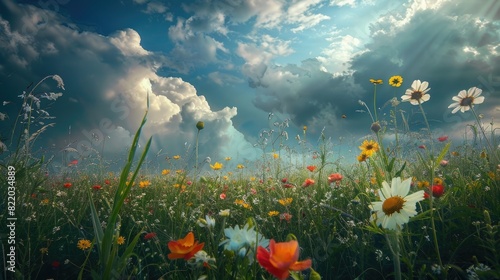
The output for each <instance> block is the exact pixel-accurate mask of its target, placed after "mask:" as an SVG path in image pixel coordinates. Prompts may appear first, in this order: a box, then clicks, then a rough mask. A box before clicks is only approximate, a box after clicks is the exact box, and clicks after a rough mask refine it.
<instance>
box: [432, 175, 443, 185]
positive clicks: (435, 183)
mask: <svg viewBox="0 0 500 280" xmlns="http://www.w3.org/2000/svg"><path fill="white" fill-rule="evenodd" d="M432 182H433V184H434V185H442V184H443V179H441V178H438V177H436V178H434V180H433V181H432Z"/></svg>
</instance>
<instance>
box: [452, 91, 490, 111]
mask: <svg viewBox="0 0 500 280" xmlns="http://www.w3.org/2000/svg"><path fill="white" fill-rule="evenodd" d="M482 92H483V91H482V90H481V89H479V88H477V87H471V88H470V89H469V90H468V91H467V92H466V91H465V90H461V91H460V92H459V93H458V95H457V96H453V98H452V99H453V101H456V102H454V103H452V104H451V105H450V106H448V108H453V107H455V109H453V111H451V112H452V113H453V114H455V113H456V112H458V110H460V111H461V112H462V113H463V112H465V111H469V110H470V108H471V107H474V104H481V103H483V102H484V96H479V95H481V93H482Z"/></svg>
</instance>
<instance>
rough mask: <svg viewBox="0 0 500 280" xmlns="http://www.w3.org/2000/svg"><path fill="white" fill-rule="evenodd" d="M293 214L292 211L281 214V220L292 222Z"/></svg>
mask: <svg viewBox="0 0 500 280" xmlns="http://www.w3.org/2000/svg"><path fill="white" fill-rule="evenodd" d="M292 217H293V216H292V215H291V214H290V213H283V214H280V220H285V221H287V222H290V220H291V219H292Z"/></svg>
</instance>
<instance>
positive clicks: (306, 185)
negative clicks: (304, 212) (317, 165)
mask: <svg viewBox="0 0 500 280" xmlns="http://www.w3.org/2000/svg"><path fill="white" fill-rule="evenodd" d="M314 183H316V182H314V180H313V179H311V178H307V179H306V180H305V181H304V183H303V184H302V186H303V187H309V186H312V185H314Z"/></svg>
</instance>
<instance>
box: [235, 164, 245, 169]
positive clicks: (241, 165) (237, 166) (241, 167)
mask: <svg viewBox="0 0 500 280" xmlns="http://www.w3.org/2000/svg"><path fill="white" fill-rule="evenodd" d="M236 168H238V169H243V168H245V166H244V165H243V164H238V165H236Z"/></svg>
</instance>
